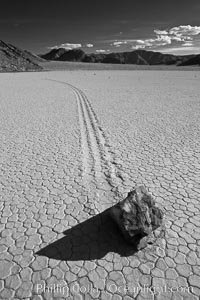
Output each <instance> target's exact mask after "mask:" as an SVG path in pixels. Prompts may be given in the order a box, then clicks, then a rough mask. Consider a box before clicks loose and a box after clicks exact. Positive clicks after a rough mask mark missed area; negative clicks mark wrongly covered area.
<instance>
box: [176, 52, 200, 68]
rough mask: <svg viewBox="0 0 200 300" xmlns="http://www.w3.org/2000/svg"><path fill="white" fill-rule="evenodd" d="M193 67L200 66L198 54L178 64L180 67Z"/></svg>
mask: <svg viewBox="0 0 200 300" xmlns="http://www.w3.org/2000/svg"><path fill="white" fill-rule="evenodd" d="M193 65H199V66H200V54H197V55H195V56H193V57H191V58H189V59H187V60H185V61H183V62H181V63H180V66H193Z"/></svg>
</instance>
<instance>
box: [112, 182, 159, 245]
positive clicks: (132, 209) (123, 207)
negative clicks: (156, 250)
mask: <svg viewBox="0 0 200 300" xmlns="http://www.w3.org/2000/svg"><path fill="white" fill-rule="evenodd" d="M110 215H111V217H112V218H113V219H114V220H115V222H116V223H117V225H118V226H119V228H120V230H121V232H122V234H123V236H124V238H125V239H126V241H127V242H128V243H131V244H134V245H138V243H139V242H140V240H141V239H142V238H144V237H145V243H144V240H143V242H142V245H143V246H141V245H140V244H139V248H143V247H144V246H145V245H146V244H147V243H153V240H152V237H153V231H154V230H156V229H157V228H159V227H161V225H162V224H163V216H164V215H163V212H162V211H161V209H159V208H158V207H156V205H155V200H154V199H153V198H152V196H151V195H150V194H149V193H148V192H147V190H146V189H145V187H144V186H139V187H136V188H134V189H133V190H132V191H130V192H129V193H128V196H127V197H126V198H125V199H124V200H122V201H120V202H118V203H117V204H116V205H115V206H113V207H112V208H111V209H110ZM148 238H149V239H148Z"/></svg>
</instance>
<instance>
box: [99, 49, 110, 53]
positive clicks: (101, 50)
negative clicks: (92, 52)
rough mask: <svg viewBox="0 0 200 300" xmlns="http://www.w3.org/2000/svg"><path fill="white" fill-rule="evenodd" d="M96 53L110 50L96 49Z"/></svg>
mask: <svg viewBox="0 0 200 300" xmlns="http://www.w3.org/2000/svg"><path fill="white" fill-rule="evenodd" d="M96 52H97V53H106V52H110V50H105V49H99V50H96Z"/></svg>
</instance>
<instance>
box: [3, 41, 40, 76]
mask: <svg viewBox="0 0 200 300" xmlns="http://www.w3.org/2000/svg"><path fill="white" fill-rule="evenodd" d="M41 61H44V60H43V59H42V58H41V57H39V56H37V55H35V54H32V53H31V52H29V51H26V50H21V49H19V48H17V47H15V46H13V45H11V44H7V43H5V42H3V41H1V40H0V71H1V72H8V71H38V70H41V69H42V67H41V66H39V65H38V63H39V62H41Z"/></svg>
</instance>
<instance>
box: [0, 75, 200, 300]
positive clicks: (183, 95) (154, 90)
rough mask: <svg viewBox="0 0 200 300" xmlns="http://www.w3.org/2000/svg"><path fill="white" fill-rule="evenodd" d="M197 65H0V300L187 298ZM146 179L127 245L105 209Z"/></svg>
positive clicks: (197, 219)
mask: <svg viewBox="0 0 200 300" xmlns="http://www.w3.org/2000/svg"><path fill="white" fill-rule="evenodd" d="M199 81H200V73H199V72H198V71H172V70H171V71H170V70H166V71H164V70H120V71H119V70H118V71H117V70H97V71H95V70H71V71H49V72H48V71H47V72H39V73H18V74H17V73H10V74H0V85H1V89H0V141H1V143H0V154H1V155H0V191H1V193H0V197H1V200H0V230H1V239H0V299H3V300H4V299H34V300H39V299H80V300H81V299H102V300H103V299H105V300H109V299H113V300H121V299H124V300H131V299H137V300H143V299H148V300H151V299H152V300H165V299H173V300H175V299H177V300H179V299H180V300H185V299H188V300H198V299H199V297H200V286H199V282H200V122H199V120H200V87H199ZM135 185H145V187H146V188H147V190H148V191H149V192H150V193H151V194H152V195H153V197H154V198H155V199H156V202H157V205H158V206H159V207H160V208H162V209H163V211H164V213H165V227H166V228H165V232H164V235H163V236H162V237H159V238H158V239H157V241H156V243H155V244H154V245H149V246H147V247H146V248H144V249H141V250H139V251H137V250H136V249H134V247H131V246H130V245H127V244H126V243H125V241H124V240H123V238H122V236H121V235H120V233H119V230H118V228H117V227H116V226H115V224H114V223H113V222H112V221H111V220H110V218H109V217H108V216H107V214H106V213H105V210H106V209H107V208H109V207H111V206H112V205H113V204H115V203H116V202H117V201H119V200H121V199H123V198H124V197H126V195H127V192H128V191H129V190H130V189H131V188H133V187H134V186H135Z"/></svg>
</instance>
